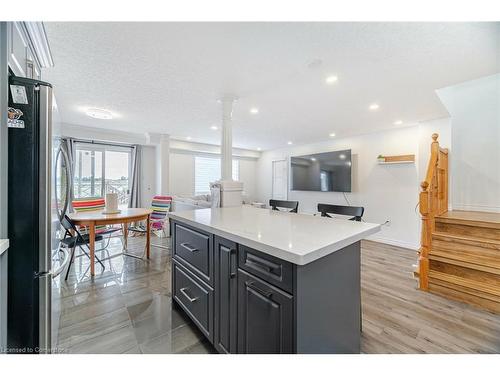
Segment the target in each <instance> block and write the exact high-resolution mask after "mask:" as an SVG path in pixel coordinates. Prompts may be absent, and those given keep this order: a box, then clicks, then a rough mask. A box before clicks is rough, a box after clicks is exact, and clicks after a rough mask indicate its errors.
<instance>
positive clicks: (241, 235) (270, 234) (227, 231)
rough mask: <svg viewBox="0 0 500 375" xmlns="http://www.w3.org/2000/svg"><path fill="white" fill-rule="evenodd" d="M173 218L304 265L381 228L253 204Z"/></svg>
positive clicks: (207, 209) (210, 209)
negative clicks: (254, 205)
mask: <svg viewBox="0 0 500 375" xmlns="http://www.w3.org/2000/svg"><path fill="white" fill-rule="evenodd" d="M169 216H170V217H171V218H173V219H174V220H177V221H180V222H183V223H185V224H188V225H191V226H193V227H195V228H198V229H202V230H206V231H208V232H210V233H213V234H216V235H218V236H221V237H224V238H227V239H228V240H231V241H235V242H237V243H240V244H242V245H246V246H249V247H251V248H253V249H256V250H259V251H262V252H264V253H267V254H269V255H272V256H275V257H277V258H280V259H283V260H286V261H289V262H291V263H294V264H297V265H305V264H307V263H310V262H313V261H315V260H317V259H320V258H322V257H324V256H326V255H328V254H331V253H333V252H334V251H337V250H339V249H342V248H344V247H346V246H348V245H350V244H352V243H354V242H357V241H359V240H361V239H363V238H365V237H367V236H369V235H371V234H373V233H376V232H378V231H380V224H371V223H365V222H357V221H350V220H344V219H331V218H324V217H320V216H312V215H302V214H294V213H288V212H281V211H271V210H268V209H262V208H256V207H252V206H241V207H224V208H206V209H201V210H192V211H181V212H171V213H170V214H169Z"/></svg>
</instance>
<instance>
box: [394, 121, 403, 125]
mask: <svg viewBox="0 0 500 375" xmlns="http://www.w3.org/2000/svg"><path fill="white" fill-rule="evenodd" d="M394 125H403V121H401V120H398V121H394Z"/></svg>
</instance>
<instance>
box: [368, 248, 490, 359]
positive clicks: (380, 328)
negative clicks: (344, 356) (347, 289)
mask: <svg viewBox="0 0 500 375" xmlns="http://www.w3.org/2000/svg"><path fill="white" fill-rule="evenodd" d="M414 263H416V254H415V252H413V251H410V250H407V249H402V248H399V247H395V246H390V245H384V244H380V243H377V242H371V241H363V243H362V256H361V286H362V291H361V293H362V304H363V333H362V352H363V353H500V315H495V314H492V313H489V312H486V311H483V310H479V309H476V308H474V307H472V306H470V305H466V304H464V303H461V302H456V301H451V300H448V299H445V298H442V297H440V296H437V295H433V294H431V293H426V292H422V291H419V290H417V289H416V281H415V280H413V279H412V278H411V274H412V272H413V268H412V264H414Z"/></svg>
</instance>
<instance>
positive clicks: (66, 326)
mask: <svg viewBox="0 0 500 375" xmlns="http://www.w3.org/2000/svg"><path fill="white" fill-rule="evenodd" d="M152 242H153V243H161V244H163V245H167V246H168V243H169V240H168V239H160V238H158V237H155V236H152ZM144 243H145V238H144V237H131V238H130V239H129V252H130V253H133V254H136V255H142V254H143V252H144ZM121 248H122V244H121V241H120V239H118V238H114V239H112V240H111V242H110V245H109V247H108V250H107V251H105V252H100V253H99V254H98V256H100V257H102V258H106V257H108V256H109V255H113V254H118V253H120V252H121ZM103 263H104V265H105V267H106V268H105V269H104V270H102V267H101V266H100V265H99V264H96V276H95V278H94V280H93V281H92V280H91V279H90V277H89V269H88V268H89V260H88V258H87V257H86V256H83V257H80V258H77V259H76V261H75V263H74V264H73V266H72V268H71V271H70V275H69V278H68V280H67V281H64V274H63V275H62V280H60V278H57V279H56V280H55V281H54V290H53V294H54V297H53V298H54V300H55V301H54V306H55V309H58V310H59V311H60V320H59V324H58V327H53V329H54V330H56V329H57V332H54V334H56V335H57V336H58V338H57V342H58V344H57V349H58V351H59V352H62V353H211V352H213V351H214V350H213V349H212V347H211V345H210V344H209V343H208V341H207V340H206V339H205V338H204V336H203V335H202V334H201V333H200V332H199V331H198V330H197V329H196V328H195V327H194V326H193V325H192V323H191V322H190V321H189V319H188V318H187V317H185V316H184V313H183V312H181V311H179V310H177V309H172V299H171V294H170V283H171V280H170V251H169V250H165V249H161V248H157V247H152V248H151V259H150V260H149V261H143V260H139V259H135V258H131V257H125V256H117V257H114V258H112V259H110V260H106V261H104V262H103Z"/></svg>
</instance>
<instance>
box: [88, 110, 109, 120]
mask: <svg viewBox="0 0 500 375" xmlns="http://www.w3.org/2000/svg"><path fill="white" fill-rule="evenodd" d="M85 114H86V115H87V116H89V117H92V118H96V119H99V120H111V119H112V118H113V114H112V113H111V112H110V111H108V110H107V109H102V108H88V109H87V110H86V111H85Z"/></svg>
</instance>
